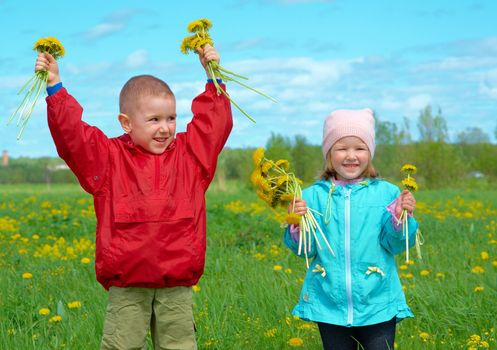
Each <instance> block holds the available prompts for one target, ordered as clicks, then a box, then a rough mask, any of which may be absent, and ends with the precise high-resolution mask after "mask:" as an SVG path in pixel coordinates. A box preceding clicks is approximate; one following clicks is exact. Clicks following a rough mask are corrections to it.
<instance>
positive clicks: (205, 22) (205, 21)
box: [200, 18, 212, 30]
mask: <svg viewBox="0 0 497 350" xmlns="http://www.w3.org/2000/svg"><path fill="white" fill-rule="evenodd" d="M200 22H202V24H203V25H204V29H205V30H209V29H211V27H212V22H211V21H210V20H208V19H207V18H202V19H200Z"/></svg>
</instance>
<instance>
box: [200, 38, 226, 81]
mask: <svg viewBox="0 0 497 350" xmlns="http://www.w3.org/2000/svg"><path fill="white" fill-rule="evenodd" d="M197 53H198V58H199V59H200V63H201V64H202V66H203V67H204V69H205V72H206V73H207V77H208V78H209V79H213V77H211V74H210V72H209V70H208V69H207V63H208V62H209V61H215V62H216V63H218V64H219V61H220V57H219V53H218V52H217V51H216V49H214V47H212V46H211V45H209V44H205V45H204V47H203V48H199V49H197Z"/></svg>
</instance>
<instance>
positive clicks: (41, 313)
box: [38, 307, 50, 316]
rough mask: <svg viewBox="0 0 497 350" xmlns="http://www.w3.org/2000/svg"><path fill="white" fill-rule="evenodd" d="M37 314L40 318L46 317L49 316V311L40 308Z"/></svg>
mask: <svg viewBox="0 0 497 350" xmlns="http://www.w3.org/2000/svg"><path fill="white" fill-rule="evenodd" d="M38 313H39V314H40V315H42V316H46V315H49V314H50V309H49V308H46V307H42V308H41V309H40V310H39V311H38Z"/></svg>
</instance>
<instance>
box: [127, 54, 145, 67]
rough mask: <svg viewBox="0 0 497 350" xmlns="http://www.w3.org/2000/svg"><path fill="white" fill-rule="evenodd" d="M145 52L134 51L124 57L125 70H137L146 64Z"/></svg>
mask: <svg viewBox="0 0 497 350" xmlns="http://www.w3.org/2000/svg"><path fill="white" fill-rule="evenodd" d="M147 56H148V52H147V50H136V51H134V52H132V53H131V54H129V55H128V57H126V60H125V62H124V65H125V66H126V68H138V67H141V66H143V65H144V64H145V63H146V62H147Z"/></svg>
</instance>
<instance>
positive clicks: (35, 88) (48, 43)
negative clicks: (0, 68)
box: [7, 36, 65, 140]
mask: <svg viewBox="0 0 497 350" xmlns="http://www.w3.org/2000/svg"><path fill="white" fill-rule="evenodd" d="M33 50H35V51H37V52H39V53H41V52H48V53H49V54H50V55H52V56H53V58H55V59H59V58H60V57H63V56H64V53H65V51H64V46H62V44H61V43H60V41H59V40H57V38H54V37H52V36H49V37H47V38H41V39H38V41H37V42H36V43H35V45H34V47H33ZM47 79H48V72H47V71H38V72H36V73H35V74H33V76H32V77H31V79H29V80H28V81H27V82H26V83H25V84H24V85H23V86H22V87H21V90H19V92H18V93H17V94H18V95H19V94H20V93H21V92H23V91H25V90H26V93H25V95H24V98H23V99H22V101H21V104H19V106H18V107H17V109H16V110H15V111H14V113H12V115H11V116H10V118H9V120H8V122H7V124H10V122H12V120H13V119H14V118H15V116H16V115H18V119H17V126H21V130H20V131H19V133H18V134H17V139H18V140H19V139H20V138H21V136H22V133H23V131H24V128H25V127H26V124H27V123H28V120H29V117H30V116H31V113H33V110H34V108H35V105H36V101H37V100H38V96H39V95H40V92H41V91H42V90H43V89H44V88H45V87H46V86H47Z"/></svg>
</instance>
